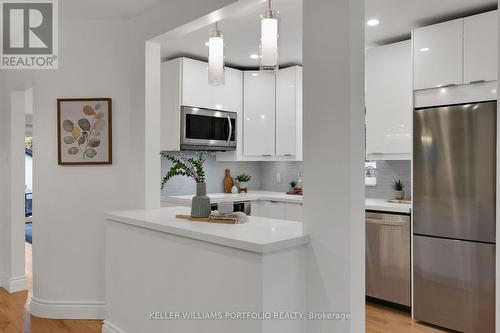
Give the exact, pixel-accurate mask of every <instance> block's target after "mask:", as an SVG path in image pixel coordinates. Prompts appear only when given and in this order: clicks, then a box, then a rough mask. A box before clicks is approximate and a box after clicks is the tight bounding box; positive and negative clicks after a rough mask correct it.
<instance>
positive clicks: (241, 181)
mask: <svg viewBox="0 0 500 333" xmlns="http://www.w3.org/2000/svg"><path fill="white" fill-rule="evenodd" d="M250 179H252V177H251V176H250V175H247V174H246V173H242V174H241V175H238V176H236V180H237V181H238V188H239V189H240V191H242V190H243V191H246V190H247V189H248V182H249V181H250Z"/></svg>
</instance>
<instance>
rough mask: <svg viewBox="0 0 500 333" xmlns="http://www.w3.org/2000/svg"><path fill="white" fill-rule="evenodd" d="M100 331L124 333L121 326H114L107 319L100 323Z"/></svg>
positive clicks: (104, 332)
mask: <svg viewBox="0 0 500 333" xmlns="http://www.w3.org/2000/svg"><path fill="white" fill-rule="evenodd" d="M101 332H102V333H126V332H125V331H124V330H122V329H121V328H118V327H116V326H115V325H113V324H111V323H110V322H109V321H107V320H105V321H104V324H103V325H102V331H101Z"/></svg>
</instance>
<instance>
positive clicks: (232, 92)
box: [181, 58, 243, 112]
mask: <svg viewBox="0 0 500 333" xmlns="http://www.w3.org/2000/svg"><path fill="white" fill-rule="evenodd" d="M181 62H182V105H186V106H195V107H200V108H207V109H214V110H224V111H234V112H238V111H240V110H241V107H242V92H241V90H242V80H243V76H242V72H241V71H239V70H237V69H234V68H229V67H226V71H225V72H226V73H225V83H224V84H223V85H220V86H210V85H209V84H208V65H207V63H206V62H203V61H198V60H193V59H189V58H181Z"/></svg>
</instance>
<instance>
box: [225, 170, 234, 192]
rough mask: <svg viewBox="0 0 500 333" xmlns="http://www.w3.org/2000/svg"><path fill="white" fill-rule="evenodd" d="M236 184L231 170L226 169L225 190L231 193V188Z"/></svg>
mask: <svg viewBox="0 0 500 333" xmlns="http://www.w3.org/2000/svg"><path fill="white" fill-rule="evenodd" d="M233 185H234V179H233V177H231V171H230V170H229V169H226V176H225V177H224V192H225V193H231V189H232V188H233Z"/></svg>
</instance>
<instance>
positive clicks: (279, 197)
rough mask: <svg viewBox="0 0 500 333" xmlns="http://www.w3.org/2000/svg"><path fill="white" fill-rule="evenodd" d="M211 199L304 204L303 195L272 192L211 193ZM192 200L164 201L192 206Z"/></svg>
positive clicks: (217, 201)
mask: <svg viewBox="0 0 500 333" xmlns="http://www.w3.org/2000/svg"><path fill="white" fill-rule="evenodd" d="M207 195H208V197H209V198H210V202H211V203H219V202H221V201H228V200H229V201H258V200H269V201H281V202H292V203H302V201H303V199H302V195H292V194H286V193H282V192H271V191H249V192H248V193H238V194H232V193H209V194H207ZM191 199H193V195H192V194H191V195H180V196H170V197H164V198H163V200H162V201H164V202H168V203H170V204H179V205H191Z"/></svg>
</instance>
